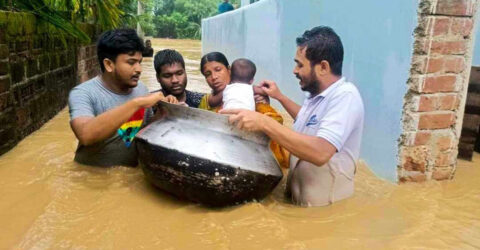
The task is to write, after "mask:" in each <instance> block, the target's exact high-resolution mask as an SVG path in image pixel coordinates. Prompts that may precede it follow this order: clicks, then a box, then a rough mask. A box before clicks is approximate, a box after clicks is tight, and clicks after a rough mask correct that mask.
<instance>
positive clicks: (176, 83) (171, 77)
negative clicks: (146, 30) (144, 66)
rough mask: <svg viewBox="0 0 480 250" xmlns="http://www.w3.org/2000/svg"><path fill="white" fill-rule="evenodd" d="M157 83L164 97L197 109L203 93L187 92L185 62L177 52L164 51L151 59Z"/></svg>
mask: <svg viewBox="0 0 480 250" xmlns="http://www.w3.org/2000/svg"><path fill="white" fill-rule="evenodd" d="M153 64H154V67H155V71H156V73H157V81H158V82H159V83H160V86H161V87H162V89H161V91H162V92H163V94H164V95H165V96H168V95H173V96H175V97H176V98H177V100H178V102H179V103H182V102H184V103H185V104H187V105H188V106H189V107H192V108H198V105H199V104H200V100H201V99H202V97H203V95H205V94H203V93H197V92H192V91H188V90H186V89H185V88H186V87H187V71H186V70H185V61H184V60H183V57H182V55H181V54H180V53H178V51H176V50H171V49H164V50H161V51H159V52H157V54H155V58H154V59H153Z"/></svg>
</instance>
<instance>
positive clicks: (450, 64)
mask: <svg viewBox="0 0 480 250" xmlns="http://www.w3.org/2000/svg"><path fill="white" fill-rule="evenodd" d="M464 70H465V59H464V58H463V57H457V58H450V59H448V60H446V62H445V66H444V72H445V73H460V72H462V71H464Z"/></svg>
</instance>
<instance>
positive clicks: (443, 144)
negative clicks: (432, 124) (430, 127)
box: [435, 136, 453, 151]
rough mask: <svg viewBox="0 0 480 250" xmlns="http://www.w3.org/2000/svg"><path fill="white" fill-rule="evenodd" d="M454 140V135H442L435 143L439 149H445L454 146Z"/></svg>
mask: <svg viewBox="0 0 480 250" xmlns="http://www.w3.org/2000/svg"><path fill="white" fill-rule="evenodd" d="M452 141H453V138H452V136H441V137H439V138H438V139H437V141H436V143H435V145H436V146H437V149H438V150H440V151H445V150H448V149H450V148H451V147H452Z"/></svg>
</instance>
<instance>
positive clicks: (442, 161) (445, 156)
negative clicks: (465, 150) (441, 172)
mask: <svg viewBox="0 0 480 250" xmlns="http://www.w3.org/2000/svg"><path fill="white" fill-rule="evenodd" d="M454 163H455V159H454V157H453V153H452V152H445V153H439V154H437V157H435V166H450V165H452V164H454Z"/></svg>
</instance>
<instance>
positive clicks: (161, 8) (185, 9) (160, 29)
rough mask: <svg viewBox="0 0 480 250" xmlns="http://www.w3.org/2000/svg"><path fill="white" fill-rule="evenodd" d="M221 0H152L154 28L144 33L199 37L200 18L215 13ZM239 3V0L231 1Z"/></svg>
mask: <svg viewBox="0 0 480 250" xmlns="http://www.w3.org/2000/svg"><path fill="white" fill-rule="evenodd" d="M221 2H222V0H194V1H192V0H153V3H152V6H153V8H152V12H151V14H152V15H153V22H154V30H153V32H152V33H146V34H147V35H152V36H156V37H169V38H193V39H200V37H201V24H202V19H203V18H206V17H210V16H214V15H216V14H217V8H218V5H219V4H220V3H221ZM231 2H232V4H234V5H237V6H238V5H239V2H240V1H239V0H236V1H231Z"/></svg>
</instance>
